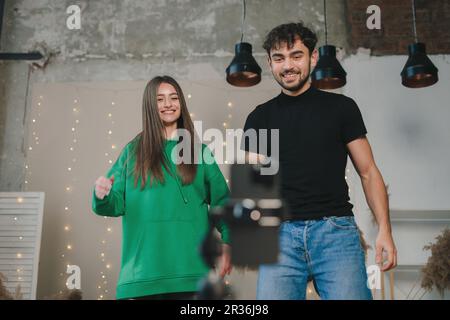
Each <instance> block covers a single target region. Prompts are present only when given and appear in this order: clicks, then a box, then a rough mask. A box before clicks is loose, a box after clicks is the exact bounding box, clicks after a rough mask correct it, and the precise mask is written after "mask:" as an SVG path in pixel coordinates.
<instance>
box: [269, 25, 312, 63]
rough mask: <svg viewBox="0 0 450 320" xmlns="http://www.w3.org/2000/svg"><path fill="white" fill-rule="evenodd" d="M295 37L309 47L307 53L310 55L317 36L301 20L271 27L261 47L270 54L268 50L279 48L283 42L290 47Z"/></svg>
mask: <svg viewBox="0 0 450 320" xmlns="http://www.w3.org/2000/svg"><path fill="white" fill-rule="evenodd" d="M297 38H299V39H300V40H301V41H302V42H303V44H304V45H305V46H306V47H307V48H308V49H309V55H311V54H312V52H313V51H314V48H315V47H316V44H317V36H316V34H315V33H314V32H313V31H311V29H309V28H307V27H305V25H304V24H303V22H301V21H300V22H297V23H294V22H291V23H286V24H281V25H279V26H277V27H275V28H273V29H272V30H271V31H270V32H269V33H268V34H267V36H266V39H265V40H264V44H263V48H264V49H266V51H267V54H268V55H269V56H270V50H271V49H276V48H279V47H280V44H282V43H283V42H286V43H287V45H288V48H289V49H291V48H292V47H293V45H294V42H295V40H296V39H297Z"/></svg>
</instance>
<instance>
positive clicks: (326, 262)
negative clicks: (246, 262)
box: [256, 216, 372, 300]
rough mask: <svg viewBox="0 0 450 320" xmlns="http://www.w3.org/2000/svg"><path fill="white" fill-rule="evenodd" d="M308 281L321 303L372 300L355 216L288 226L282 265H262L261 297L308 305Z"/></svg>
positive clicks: (283, 227) (282, 234)
mask: <svg viewBox="0 0 450 320" xmlns="http://www.w3.org/2000/svg"><path fill="white" fill-rule="evenodd" d="M309 280H312V281H313V282H314V286H315V288H316V291H317V293H318V294H319V295H320V298H321V299H326V300H340V299H349V300H360V299H361V300H371V299H372V293H371V291H370V290H369V288H368V286H367V273H366V266H365V253H364V249H363V247H362V245H361V241H360V235H359V230H358V227H357V225H356V223H355V219H354V217H353V216H345V217H325V218H323V219H320V220H305V221H303V220H294V221H286V222H283V223H282V224H281V225H280V254H279V258H278V263H277V264H271V265H261V266H260V268H259V276H258V284H257V293H256V298H257V299H264V300H304V299H305V297H306V286H307V283H308V281H309Z"/></svg>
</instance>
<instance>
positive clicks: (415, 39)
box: [411, 0, 419, 43]
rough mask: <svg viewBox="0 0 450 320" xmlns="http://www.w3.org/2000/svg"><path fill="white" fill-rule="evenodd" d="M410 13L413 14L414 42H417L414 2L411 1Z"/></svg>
mask: <svg viewBox="0 0 450 320" xmlns="http://www.w3.org/2000/svg"><path fill="white" fill-rule="evenodd" d="M411 5H412V12H413V31H414V41H415V42H416V43H417V42H419V41H418V39H417V27H416V1H415V0H411Z"/></svg>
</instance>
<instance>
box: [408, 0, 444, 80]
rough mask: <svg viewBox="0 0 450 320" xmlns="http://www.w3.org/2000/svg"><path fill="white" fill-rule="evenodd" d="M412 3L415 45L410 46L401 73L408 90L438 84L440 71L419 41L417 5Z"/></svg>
mask: <svg viewBox="0 0 450 320" xmlns="http://www.w3.org/2000/svg"><path fill="white" fill-rule="evenodd" d="M411 2H412V11H413V28H414V41H415V42H414V43H412V44H410V45H409V46H408V53H409V57H408V60H407V61H406V64H405V66H404V67H403V70H402V72H401V76H402V85H404V86H405V87H408V88H424V87H428V86H431V85H433V84H435V83H436V82H438V80H439V78H438V69H437V68H436V67H435V66H434V64H433V62H431V60H430V59H429V58H428V56H427V52H426V48H425V44H424V43H421V42H419V41H418V40H417V28H416V4H415V0H411Z"/></svg>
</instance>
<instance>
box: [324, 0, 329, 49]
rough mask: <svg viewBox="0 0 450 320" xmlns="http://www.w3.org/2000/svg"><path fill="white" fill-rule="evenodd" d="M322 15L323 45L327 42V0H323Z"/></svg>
mask: <svg viewBox="0 0 450 320" xmlns="http://www.w3.org/2000/svg"><path fill="white" fill-rule="evenodd" d="M323 15H324V19H325V45H327V44H328V28H327V0H323Z"/></svg>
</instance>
